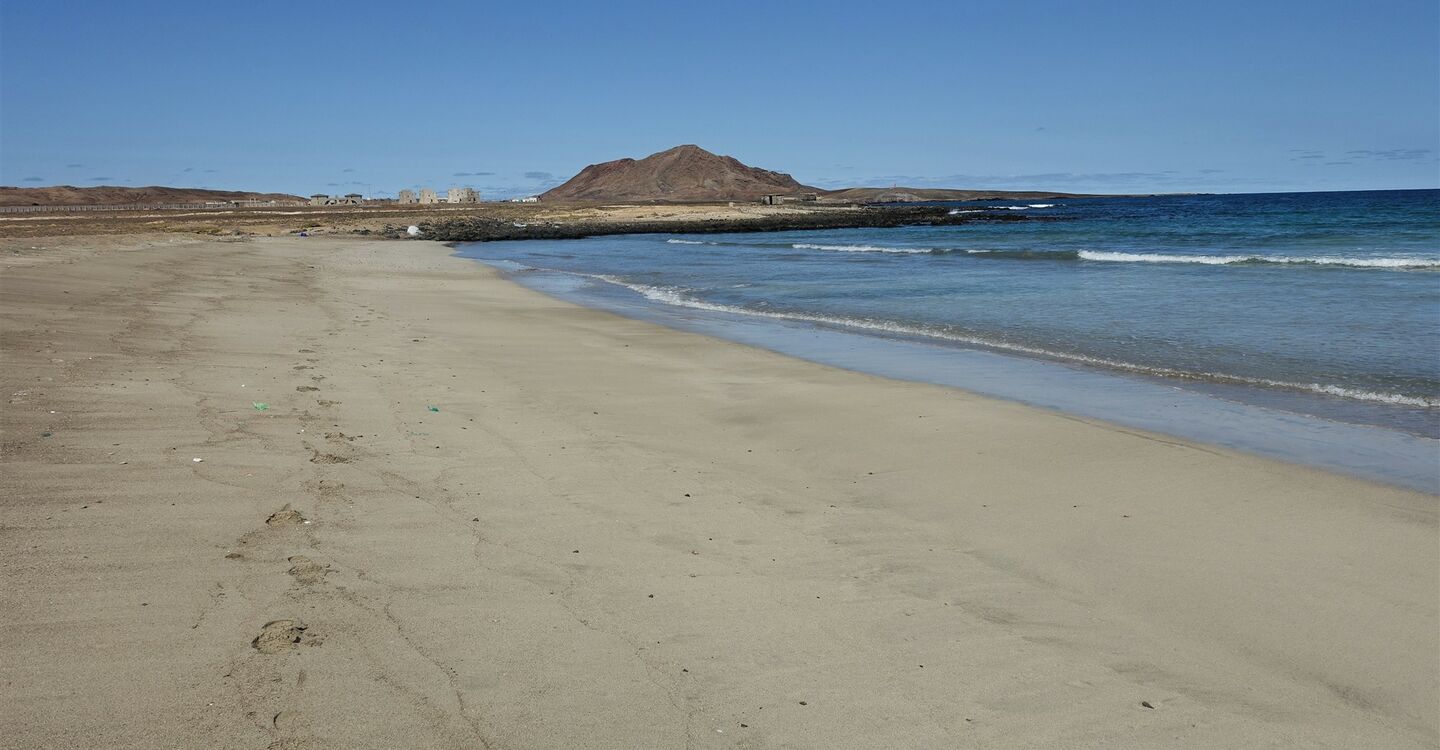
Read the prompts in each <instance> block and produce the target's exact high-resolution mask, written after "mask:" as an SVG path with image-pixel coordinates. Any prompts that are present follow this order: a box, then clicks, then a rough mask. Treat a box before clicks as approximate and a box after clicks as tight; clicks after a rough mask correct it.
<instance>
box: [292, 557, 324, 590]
mask: <svg viewBox="0 0 1440 750" xmlns="http://www.w3.org/2000/svg"><path fill="white" fill-rule="evenodd" d="M286 562H289V563H290V570H289V571H288V572H289V573H290V575H291V576H293V577H294V578H295V580H297V581H299V582H300V583H319V582H321V581H323V580H325V574H326V573H329V572H330V566H329V565H322V564H320V563H318V562H315V561H314V560H311V559H310V558H308V557H306V556H304V555H295V556H294V557H291V558H289V559H288V560H287V561H286Z"/></svg>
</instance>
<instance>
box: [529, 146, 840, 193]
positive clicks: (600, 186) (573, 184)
mask: <svg viewBox="0 0 1440 750" xmlns="http://www.w3.org/2000/svg"><path fill="white" fill-rule="evenodd" d="M817 192H819V191H818V190H816V189H815V188H810V187H806V186H804V185H801V184H800V183H798V182H796V181H795V178H794V177H791V176H790V175H788V174H785V173H783V172H771V171H770V170H768V169H760V168H758V167H748V166H746V165H744V164H741V163H740V162H739V161H738V160H736V159H734V158H732V157H729V156H716V155H715V154H712V153H710V152H709V151H706V150H705V149H703V148H700V147H699V146H693V145H685V146H676V147H675V148H672V149H670V150H668V151H661V152H660V153H658V154H651V155H649V156H647V157H645V158H644V159H641V160H639V161H636V160H634V159H617V160H615V161H607V162H605V163H603V164H591V165H590V166H588V167H586V168H584V169H582V170H580V173H579V174H577V175H575V176H574V177H571V178H570V180H569V181H568V182H566V183H565V184H563V185H561V186H559V187H556V188H551V189H550V190H547V191H546V192H545V193H543V194H541V196H540V199H541V200H546V201H675V202H685V201H697V202H698V201H751V200H757V199H759V198H760V196H762V195H767V194H770V193H776V194H783V195H798V194H800V193H817Z"/></svg>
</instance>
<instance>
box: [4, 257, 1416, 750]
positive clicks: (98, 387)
mask: <svg viewBox="0 0 1440 750" xmlns="http://www.w3.org/2000/svg"><path fill="white" fill-rule="evenodd" d="M0 268H3V274H4V275H3V281H0V305H3V312H4V314H3V316H0V325H3V330H0V334H3V341H0V344H3V368H0V378H3V381H4V383H3V385H4V397H5V399H6V405H5V409H4V413H3V430H4V455H3V461H4V465H3V467H0V469H3V472H0V474H3V480H0V482H3V486H0V494H3V497H4V500H3V502H0V540H3V544H0V592H3V593H0V622H3V628H4V637H3V638H0V717H3V720H0V737H3V740H0V745H3V746H4V747H7V748H57V747H86V748H89V747H107V748H157V747H223V748H263V747H275V748H399V747H417V748H418V747H425V748H451V747H454V748H461V747H464V748H474V747H485V748H681V747H743V748H780V747H785V748H942V747H945V748H949V747H993V748H1026V747H1067V748H1083V747H1101V746H1103V747H1110V748H1157V747H1166V748H1185V747H1196V748H1199V747H1336V748H1356V747H1367V748H1382V747H1383V748H1408V747H1416V748H1419V747H1435V746H1437V743H1440V717H1437V705H1440V530H1437V499H1436V498H1435V497H1433V496H1428V495H1424V494H1419V493H1414V492H1408V491H1404V490H1399V489H1392V488H1388V487H1384V486H1380V485H1377V484H1371V483H1367V482H1362V481H1359V480H1354V479H1349V478H1345V477H1341V476H1338V475H1334V474H1329V473H1325V472H1322V471H1318V470H1312V469H1306V468H1300V467H1295V466H1289V465H1285V464H1281V463H1276V462H1273V461H1268V460H1263V459H1259V458H1254V457H1250V456H1245V455H1241V454H1237V453H1235V452H1232V451H1228V450H1224V449H1219V448H1213V447H1207V446H1200V445H1194V444H1191V443H1187V442H1185V441H1183V440H1177V439H1172V438H1166V437H1161V436H1157V435H1153V434H1147V433H1142V432H1138V431H1135V430H1127V429H1121V428H1118V427H1114V426H1111V425H1107V424H1104V423H1098V422H1094V421H1091V420H1085V419H1078V418H1074V417H1070V416H1066V415H1063V414H1058V413H1052V412H1047V411H1043V410H1039V409H1034V408H1030V407H1026V406H1023V405H1019V404H1013V403H1006V402H1001V401H996V400H991V399H986V398H981V397H978V396H974V395H970V394H967V393H965V392H961V391H957V390H952V389H947V388H942V387H935V386H928V385H923V384H915V383H904V382H896V381H889V380H884V379H881V378H876V377H870V376H867V375H863V374H857V373H852V372H846V371H842V370H837V369H831V368H827V367H823V366H819V365H814V364H810V363H806V362H801V361H797V360H793V359H789V358H786V357H783V356H780V355H777V354H772V353H768V352H764V351H760V350H756V349H751V348H746V347H744V346H740V345H736V344H731V343H727V342H723V341H717V340H712V339H708V338H704V337H701V336H697V335H693V334H687V333H680V332H676V331H672V330H668V329H665V328H661V327H657V326H655V325H651V324H648V323H643V322H638V321H632V320H627V319H623V318H618V317H615V316H612V315H609V314H606V313H603V312H598V311H593V310H587V309H583V308H579V307H576V306H573V305H571V304H568V303H565V302H561V301H557V300H554V299H551V298H548V297H545V296H543V295H541V294H538V293H536V292H533V291H529V290H526V289H524V288H522V287H519V286H517V285H514V284H512V283H510V282H508V281H506V280H504V279H503V278H500V277H499V276H498V275H497V274H496V273H495V272H494V271H492V270H490V269H488V268H486V267H484V266H481V265H480V264H478V263H474V262H472V261H467V260H463V259H458V258H454V257H451V256H450V255H449V250H448V249H447V248H445V247H442V246H439V245H436V244H431V243H423V242H409V243H404V242H388V243H387V242H379V241H365V240H354V239H350V240H347V239H334V238H315V237H312V238H288V239H280V238H275V239H270V238H255V239H245V240H243V241H241V240H236V241H220V240H214V239H194V238H190V237H186V236H184V235H178V234H177V235H165V236H157V237H135V236H129V237H127V236H115V237H107V238H83V237H71V238H63V239H55V238H44V239H38V240H34V239H27V240H5V241H0ZM257 405H263V408H262V406H257Z"/></svg>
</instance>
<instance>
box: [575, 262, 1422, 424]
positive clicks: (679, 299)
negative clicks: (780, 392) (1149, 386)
mask: <svg viewBox="0 0 1440 750" xmlns="http://www.w3.org/2000/svg"><path fill="white" fill-rule="evenodd" d="M577 275H580V276H588V277H590V278H594V279H599V280H601V281H604V282H607V283H610V284H615V285H616V286H622V287H625V288H626V289H629V290H631V291H633V292H635V293H637V294H639V295H641V296H643V297H645V298H646V299H649V300H651V301H654V302H661V303H664V304H667V305H674V306H676V307H688V308H691V309H694V310H708V311H711V312H722V313H730V314H733V315H748V316H754V317H760V318H775V319H778V320H793V321H799V322H805V323H822V324H825V325H834V326H842V327H845V328H857V329H861V330H867V331H880V332H883V333H892V334H899V335H904V336H920V337H924V338H934V339H942V340H946V341H954V342H956V343H961V344H969V345H972V346H980V347H984V348H987V349H995V350H1000V351H1006V352H1014V353H1018V354H1028V355H1031V356H1037V357H1044V358H1046V359H1053V360H1060V361H1065V362H1076V363H1080V364H1085V365H1091V366H1097V367H1104V368H1108V369H1114V370H1121V371H1125V372H1132V373H1136V374H1140V375H1149V376H1152V377H1166V378H1176V379H1181V380H1196V381H1204V382H1219V383H1232V384H1238V385H1252V386H1264V387H1268V388H1280V389H1284V390H1292V391H1305V392H1309V393H1316V394H1321V395H1326V396H1336V397H1339V398H1346V399H1352V400H1356V401H1370V402H1378V403H1385V404H1394V405H1397V406H1413V407H1419V408H1425V409H1436V408H1440V398H1427V397H1424V396H1406V395H1403V394H1398V393H1378V392H1375V391H1367V390H1361V389H1354V388H1345V387H1343V386H1338V385H1330V384H1323V383H1291V382H1286V381H1281V380H1270V379H1266V378H1252V377H1246V376H1243V375H1226V374H1220V373H1208V372H1207V373H1196V372H1187V371H1185V370H1174V369H1170V368H1166V367H1149V366H1146V365H1137V364H1134V363H1131V362H1122V361H1118V360H1112V359H1105V358H1102V357H1091V356H1088V355H1085V354H1073V353H1069V352H1056V351H1050V350H1048V349H1041V348H1039V347H1033V346H1025V345H1023V344H1015V343H1011V342H1008V341H993V340H989V339H982V338H979V337H975V336H967V335H964V334H957V333H954V332H952V331H944V330H937V329H934V328H925V327H921V326H912V325H906V324H904V323H897V322H894V321H889V320H875V319H873V318H845V317H840V316H833V315H820V314H814V313H797V312H762V311H759V310H752V309H749V308H745V307H737V306H735V305H723V304H718V303H714V302H706V301H704V300H700V299H696V298H694V297H692V296H690V295H688V294H686V293H685V290H683V289H680V288H677V287H658V286H650V285H648V284H634V283H631V282H628V281H625V280H624V279H621V278H618V277H615V276H610V275H606V274H577Z"/></svg>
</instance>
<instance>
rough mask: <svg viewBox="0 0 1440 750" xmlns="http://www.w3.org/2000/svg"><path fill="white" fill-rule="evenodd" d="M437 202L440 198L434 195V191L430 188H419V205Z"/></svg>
mask: <svg viewBox="0 0 1440 750" xmlns="http://www.w3.org/2000/svg"><path fill="white" fill-rule="evenodd" d="M439 202H440V196H438V195H436V194H435V191H434V190H431V189H430V188H420V203H424V204H430V203H439Z"/></svg>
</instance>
